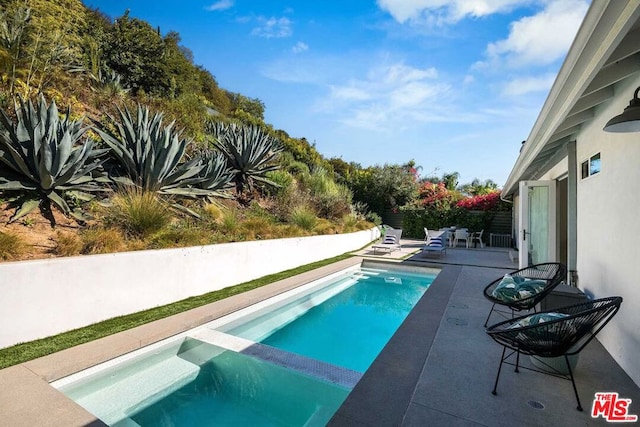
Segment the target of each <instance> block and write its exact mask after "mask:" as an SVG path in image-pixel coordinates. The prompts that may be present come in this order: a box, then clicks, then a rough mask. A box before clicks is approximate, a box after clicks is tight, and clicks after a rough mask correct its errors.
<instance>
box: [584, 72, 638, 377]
mask: <svg viewBox="0 0 640 427" xmlns="http://www.w3.org/2000/svg"><path fill="white" fill-rule="evenodd" d="M639 85H640V76H639V77H637V78H636V79H634V80H631V81H625V82H622V83H620V84H619V85H616V86H615V87H614V89H615V94H616V98H615V99H614V100H612V101H611V102H609V103H606V104H603V105H602V108H600V109H599V111H597V115H596V117H595V119H594V120H593V121H592V122H591V123H590V124H589V125H588V126H585V127H584V128H583V130H582V131H581V132H580V134H579V135H578V139H577V141H578V142H577V144H576V151H577V160H578V164H580V163H581V162H582V161H584V160H586V159H587V158H588V157H589V156H592V155H593V154H596V153H598V152H599V153H600V154H601V172H600V173H598V174H596V175H593V176H591V177H589V178H587V179H580V176H578V195H577V196H578V218H577V231H578V254H577V255H578V257H577V268H578V275H579V284H580V287H581V288H582V289H583V290H584V291H585V292H587V293H589V294H591V295H593V297H594V298H601V297H605V296H612V295H620V296H622V297H623V298H624V302H623V303H622V308H621V309H620V312H619V313H618V314H617V315H616V317H615V318H614V319H613V320H612V321H611V323H610V324H609V325H608V326H607V327H606V328H605V329H604V330H603V331H602V333H601V335H599V339H600V341H601V342H602V343H603V344H604V345H605V347H606V348H607V350H608V351H609V353H611V355H612V356H613V357H614V358H615V359H616V360H617V362H618V363H619V364H620V366H622V368H623V369H624V370H625V371H626V372H627V373H628V374H629V376H631V378H633V380H634V381H635V382H636V384H640V328H638V326H640V284H639V282H638V279H637V278H638V271H637V268H638V265H639V264H640V218H639V216H638V214H639V213H640V133H627V134H614V133H607V132H604V131H602V128H603V127H604V125H605V123H606V122H607V121H608V120H609V119H610V118H611V117H613V116H616V115H618V114H620V113H621V112H622V110H623V109H624V107H626V106H627V105H628V104H629V100H630V99H631V98H632V96H633V91H634V90H635V88H636V87H638V86H639Z"/></svg>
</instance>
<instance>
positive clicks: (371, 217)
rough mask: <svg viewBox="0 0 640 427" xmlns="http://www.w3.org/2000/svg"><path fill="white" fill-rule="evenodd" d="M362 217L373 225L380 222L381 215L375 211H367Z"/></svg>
mask: <svg viewBox="0 0 640 427" xmlns="http://www.w3.org/2000/svg"><path fill="white" fill-rule="evenodd" d="M364 218H365V219H366V220H367V221H369V222H371V223H373V224H374V225H380V224H382V217H380V215H378V214H377V213H375V212H368V213H367V214H365V216H364Z"/></svg>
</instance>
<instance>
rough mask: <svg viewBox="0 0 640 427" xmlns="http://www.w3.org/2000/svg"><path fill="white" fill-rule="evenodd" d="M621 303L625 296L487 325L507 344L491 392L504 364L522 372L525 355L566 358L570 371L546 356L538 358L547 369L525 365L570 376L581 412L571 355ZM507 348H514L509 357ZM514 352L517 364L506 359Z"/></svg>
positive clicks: (494, 335)
mask: <svg viewBox="0 0 640 427" xmlns="http://www.w3.org/2000/svg"><path fill="white" fill-rule="evenodd" d="M621 303H622V297H609V298H602V299H597V300H594V301H587V302H583V303H580V304H574V305H570V306H566V307H560V308H556V309H553V310H549V311H544V312H540V313H536V314H530V315H527V316H520V317H516V318H514V319H509V320H506V321H504V322H500V323H497V324H495V325H493V326H490V327H489V328H487V334H489V336H490V337H491V338H493V339H494V340H495V341H496V342H497V343H498V344H500V345H502V346H503V349H502V356H501V358H500V366H499V367H498V374H497V375H496V382H495V384H494V386H493V391H492V392H491V393H492V394H494V395H495V394H497V393H496V388H497V387H498V379H499V378H500V370H501V369H502V364H503V363H506V364H508V365H512V366H515V367H516V368H515V371H516V372H518V368H520V367H521V366H520V355H521V354H524V355H530V356H536V357H539V358H549V357H564V361H565V362H566V367H567V371H568V374H565V373H563V372H561V371H559V370H558V368H555V367H554V366H553V365H552V364H547V363H544V359H538V360H540V361H541V362H542V363H543V364H544V365H546V368H549V371H547V372H545V371H541V370H537V369H533V368H525V367H522V368H523V369H529V370H533V371H536V372H540V373H544V374H547V375H552V376H555V377H559V378H564V379H566V380H569V379H570V380H571V383H572V384H573V392H574V393H575V395H576V401H577V402H578V407H577V409H578V411H582V405H581V404H580V397H578V389H577V388H576V383H575V380H574V378H573V372H572V369H571V364H570V362H569V356H573V355H576V354H578V353H580V351H582V349H583V348H584V347H585V346H586V345H587V344H589V342H590V341H591V340H592V339H593V338H594V337H595V336H596V334H597V333H598V332H600V330H601V329H602V328H603V327H604V326H605V325H606V324H607V323H608V322H609V320H611V318H612V317H613V316H614V315H615V314H616V313H617V312H618V310H619V309H620V304H621ZM548 313H552V314H548ZM558 313H560V314H558ZM545 316H546V319H545ZM561 316H564V317H561ZM548 319H552V320H548ZM527 320H528V321H529V322H528V321H527ZM507 348H509V349H510V350H512V351H511V352H510V353H509V354H508V355H507V356H506V357H505V353H506V350H507ZM514 353H515V354H516V363H515V365H514V364H513V363H512V362H507V361H506V360H507V359H508V358H509V357H511V356H512V355H513V354H514Z"/></svg>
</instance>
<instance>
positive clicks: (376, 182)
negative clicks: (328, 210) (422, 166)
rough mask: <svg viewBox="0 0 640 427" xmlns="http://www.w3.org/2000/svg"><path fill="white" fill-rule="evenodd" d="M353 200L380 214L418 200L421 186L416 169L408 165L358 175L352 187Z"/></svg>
mask: <svg viewBox="0 0 640 427" xmlns="http://www.w3.org/2000/svg"><path fill="white" fill-rule="evenodd" d="M351 190H352V191H353V196H354V197H353V198H354V200H356V201H358V202H363V203H366V204H367V205H368V206H369V208H370V209H371V210H372V211H374V212H376V213H377V214H382V212H383V211H384V210H385V209H389V208H398V207H401V206H404V205H406V204H409V203H411V202H412V201H413V200H415V198H416V196H417V191H418V183H417V181H416V175H415V170H414V168H411V167H408V165H386V164H385V165H384V166H377V165H376V166H371V167H369V168H366V169H361V170H359V171H357V172H356V173H355V175H354V180H353V182H352V183H351Z"/></svg>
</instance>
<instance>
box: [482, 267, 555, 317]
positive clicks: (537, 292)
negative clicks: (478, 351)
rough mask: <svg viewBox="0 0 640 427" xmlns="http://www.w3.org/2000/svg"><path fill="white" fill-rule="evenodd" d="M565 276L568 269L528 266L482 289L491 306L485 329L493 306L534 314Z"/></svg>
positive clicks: (493, 308) (512, 312) (493, 309)
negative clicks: (528, 311) (531, 311)
mask: <svg viewBox="0 0 640 427" xmlns="http://www.w3.org/2000/svg"><path fill="white" fill-rule="evenodd" d="M566 276H567V267H566V266H565V265H564V264H561V263H557V262H548V263H543V264H535V265H530V266H529V267H526V268H523V269H521V270H517V271H514V272H511V273H509V274H506V275H505V276H504V277H500V278H498V279H496V280H494V281H493V282H491V283H489V284H488V285H487V287H485V288H484V292H483V293H484V296H485V298H487V299H488V300H489V301H491V302H492V303H493V305H492V306H491V310H490V311H489V315H488V316H487V319H486V320H485V322H484V326H485V327H486V326H487V323H489V318H490V317H491V314H492V313H493V312H494V311H498V312H500V313H504V311H500V310H495V307H496V304H497V305H501V306H504V307H507V308H509V309H510V310H511V317H513V316H514V312H515V311H526V310H531V309H534V310H535V306H536V304H538V303H539V302H540V301H542V300H543V299H544V298H545V297H546V296H547V295H549V293H551V291H552V290H553V288H555V287H556V286H558V285H559V284H560V283H561V282H562V281H563V280H564V279H565V278H566Z"/></svg>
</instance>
